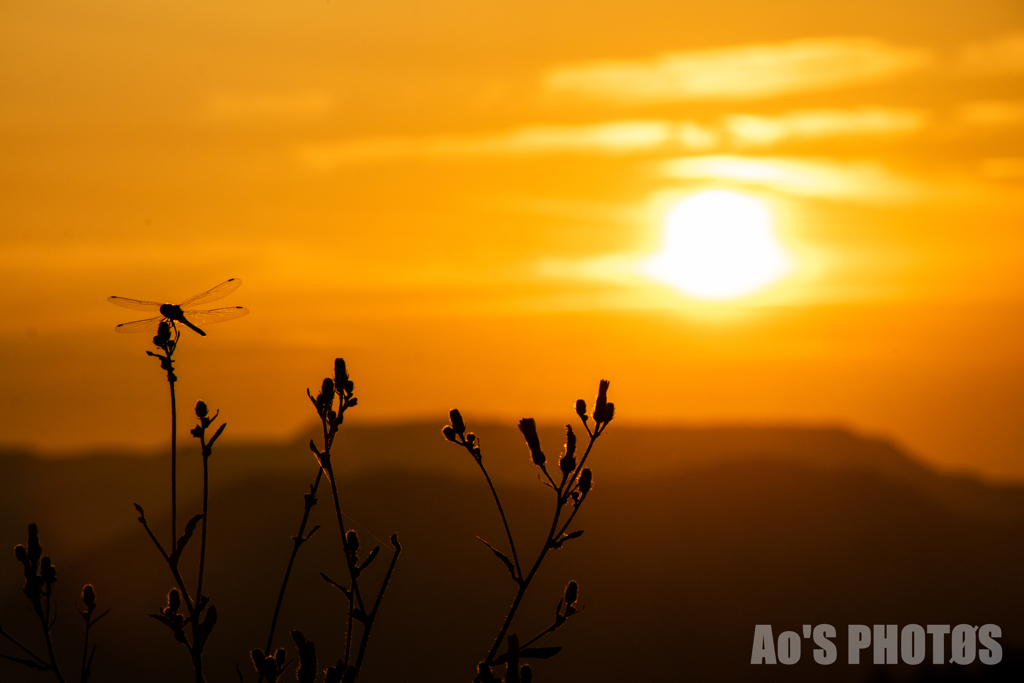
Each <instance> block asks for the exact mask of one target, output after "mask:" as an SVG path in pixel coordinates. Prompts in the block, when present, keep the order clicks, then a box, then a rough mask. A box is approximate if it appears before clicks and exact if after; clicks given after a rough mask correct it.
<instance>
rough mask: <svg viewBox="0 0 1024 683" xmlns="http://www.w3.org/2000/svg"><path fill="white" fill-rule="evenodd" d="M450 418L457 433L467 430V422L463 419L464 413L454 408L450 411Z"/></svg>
mask: <svg viewBox="0 0 1024 683" xmlns="http://www.w3.org/2000/svg"><path fill="white" fill-rule="evenodd" d="M448 419H450V420H451V421H452V429H454V430H455V433H456V434H462V433H463V432H465V431H466V423H465V422H463V421H462V414H461V413H459V411H458V410H455V409H454V408H453V409H452V410H451V412H449V413H448Z"/></svg>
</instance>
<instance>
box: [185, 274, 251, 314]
mask: <svg viewBox="0 0 1024 683" xmlns="http://www.w3.org/2000/svg"><path fill="white" fill-rule="evenodd" d="M241 286H242V281H241V280H239V279H238V278H237V277H233V278H231V279H230V280H227V281H226V282H222V283H220V284H219V285H217V286H216V287H214V288H213V289H208V290H206V291H205V292H203V293H202V294H196V295H195V296H194V297H192V298H191V299H185V300H184V301H182V302H181V303H180V304H178V305H179V306H181V307H182V308H185V306H192V305H194V304H205V303H206V302H208V301H216V300H217V299H223V298H224V297H226V296H227V295H228V294H230V293H231V292H233V291H235V290H236V289H238V288H239V287H241Z"/></svg>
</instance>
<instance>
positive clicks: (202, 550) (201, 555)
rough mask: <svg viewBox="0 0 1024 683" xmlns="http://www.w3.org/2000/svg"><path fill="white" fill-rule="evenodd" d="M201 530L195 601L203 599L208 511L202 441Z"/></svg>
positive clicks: (206, 457) (206, 467)
mask: <svg viewBox="0 0 1024 683" xmlns="http://www.w3.org/2000/svg"><path fill="white" fill-rule="evenodd" d="M203 450H204V453H203V531H202V538H201V539H200V541H199V580H198V582H197V585H196V601H197V602H198V601H201V600H202V599H203V572H204V571H205V569H206V522H207V519H208V517H209V512H210V456H209V455H206V453H205V450H206V443H205V439H204V441H203Z"/></svg>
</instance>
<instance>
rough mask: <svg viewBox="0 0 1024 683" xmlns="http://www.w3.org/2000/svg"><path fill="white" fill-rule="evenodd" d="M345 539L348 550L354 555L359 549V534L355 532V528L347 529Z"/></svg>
mask: <svg viewBox="0 0 1024 683" xmlns="http://www.w3.org/2000/svg"><path fill="white" fill-rule="evenodd" d="M345 540H346V541H348V551H349V552H350V553H352V554H353V555H355V554H356V551H358V550H359V534H357V533H356V530H355V529H349V531H348V534H346V536H345Z"/></svg>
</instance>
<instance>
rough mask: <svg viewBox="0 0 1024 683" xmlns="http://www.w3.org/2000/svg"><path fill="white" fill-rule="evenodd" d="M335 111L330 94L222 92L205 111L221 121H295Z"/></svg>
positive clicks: (210, 99) (213, 96)
mask: <svg viewBox="0 0 1024 683" xmlns="http://www.w3.org/2000/svg"><path fill="white" fill-rule="evenodd" d="M332 109H334V96H333V95H331V94H330V93H328V92H323V91H318V90H312V91H304V92H249V93H241V92H234V93H231V92H221V93H215V94H213V95H210V96H209V98H208V99H207V101H206V112H207V114H208V115H209V116H210V117H211V118H214V119H217V120H221V121H238V120H245V119H296V118H302V119H304V118H315V117H319V116H324V115H326V114H328V113H330V111H331V110H332Z"/></svg>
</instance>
